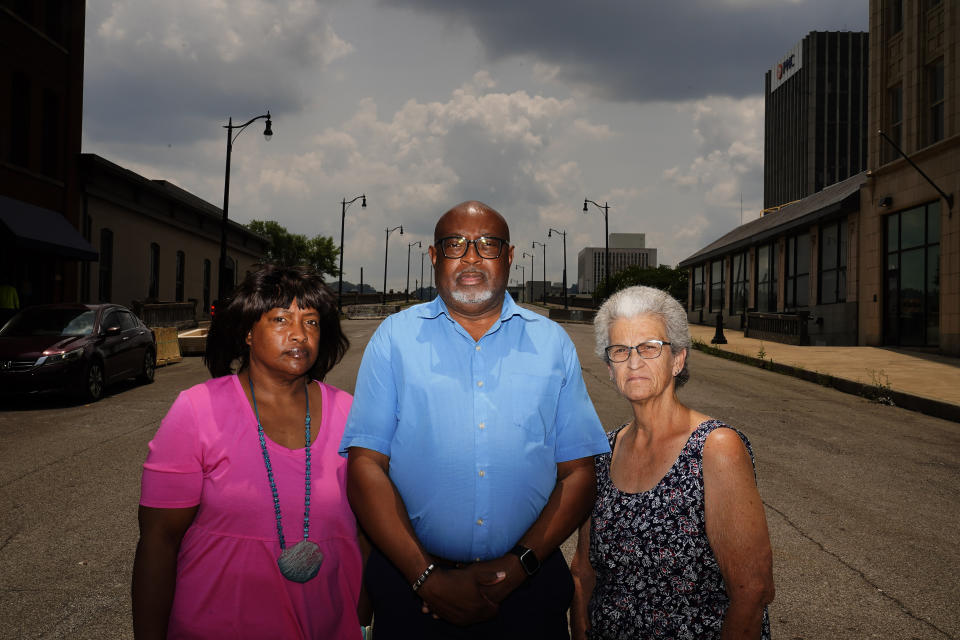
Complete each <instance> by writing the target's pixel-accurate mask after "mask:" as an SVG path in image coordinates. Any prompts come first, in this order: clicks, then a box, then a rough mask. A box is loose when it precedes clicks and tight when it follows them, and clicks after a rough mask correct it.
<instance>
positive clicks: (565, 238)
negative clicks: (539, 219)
mask: <svg viewBox="0 0 960 640" xmlns="http://www.w3.org/2000/svg"><path fill="white" fill-rule="evenodd" d="M554 233H559V234H560V235H561V236H563V308H564V309H567V308H568V306H567V232H566V231H559V230H557V229H554V228H553V227H550V229H549V230H548V231H547V237H548V238H550V237H552V236H551V234H554Z"/></svg>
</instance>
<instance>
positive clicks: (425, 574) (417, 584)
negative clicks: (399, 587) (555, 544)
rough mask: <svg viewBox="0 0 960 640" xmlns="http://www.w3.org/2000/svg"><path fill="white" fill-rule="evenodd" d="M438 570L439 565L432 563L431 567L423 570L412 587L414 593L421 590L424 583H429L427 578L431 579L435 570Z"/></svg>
mask: <svg viewBox="0 0 960 640" xmlns="http://www.w3.org/2000/svg"><path fill="white" fill-rule="evenodd" d="M436 568H437V565H435V564H433V563H430V566H429V567H427V568H426V569H424V570H423V573H421V574H420V577H419V578H417V579H416V581H415V582H414V583H413V584H412V585H411V586H412V587H413V591H414V593H416V592H417V591H419V590H420V587H422V586H423V583H424V582H426V581H427V578H428V577H430V574H431V573H433V570H434V569H436Z"/></svg>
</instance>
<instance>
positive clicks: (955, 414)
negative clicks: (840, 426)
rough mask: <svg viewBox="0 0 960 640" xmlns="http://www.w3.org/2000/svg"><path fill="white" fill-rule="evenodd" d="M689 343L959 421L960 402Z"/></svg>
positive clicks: (715, 353)
mask: <svg viewBox="0 0 960 640" xmlns="http://www.w3.org/2000/svg"><path fill="white" fill-rule="evenodd" d="M692 346H693V348H694V349H696V350H697V351H700V352H702V353H705V354H707V355H712V356H717V357H720V358H725V359H727V360H733V361H734V362H740V363H741V364H746V365H750V366H753V367H759V368H760V369H766V370H767V371H772V372H774V373H780V374H783V375H788V376H793V377H794V378H799V379H801V380H805V381H807V382H813V383H814V384H819V385H820V386H823V387H830V388H833V389H836V390H837V391H841V392H843V393H849V394H851V395H855V396H860V397H862V398H866V399H867V400H870V401H872V402H877V403H879V404H888V405H893V406H896V407H900V408H901V409H907V410H909V411H916V412H918V413H923V414H926V415H928V416H933V417H935V418H941V419H943V420H950V421H952V422H960V406H958V405H955V404H950V403H949V402H942V401H940V400H933V399H931V398H924V397H922V396H917V395H913V394H911V393H904V392H903V391H896V390H893V389H890V388H889V387H881V386H878V385H875V384H866V383H863V382H857V381H854V380H848V379H847V378H838V377H837V376H832V375H830V374H827V373H819V372H817V371H808V370H807V369H803V368H800V367H795V366H793V365H789V364H781V363H779V362H774V361H772V360H766V359H762V358H757V357H755V356H748V355H744V354H741V353H736V352H733V351H724V350H722V349H719V348H717V347H713V346H710V345H708V344H705V343H703V342H697V341H694V343H693V345H692Z"/></svg>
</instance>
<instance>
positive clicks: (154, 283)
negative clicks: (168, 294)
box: [147, 242, 160, 300]
mask: <svg viewBox="0 0 960 640" xmlns="http://www.w3.org/2000/svg"><path fill="white" fill-rule="evenodd" d="M147 298H149V299H151V300H158V299H159V298H160V245H158V244H157V243H156V242H151V243H150V284H149V286H148V287H147Z"/></svg>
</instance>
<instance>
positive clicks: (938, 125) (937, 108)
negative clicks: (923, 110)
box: [927, 58, 944, 144]
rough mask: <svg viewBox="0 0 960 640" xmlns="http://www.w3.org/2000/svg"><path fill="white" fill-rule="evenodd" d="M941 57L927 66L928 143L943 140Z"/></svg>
mask: <svg viewBox="0 0 960 640" xmlns="http://www.w3.org/2000/svg"><path fill="white" fill-rule="evenodd" d="M943 94H944V91H943V58H940V59H939V60H937V61H936V62H934V63H933V64H931V65H929V66H928V67H927V95H928V96H929V104H930V108H929V111H928V118H929V121H928V122H927V140H928V144H933V143H934V142H938V141H940V140H943V133H944V132H943Z"/></svg>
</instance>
